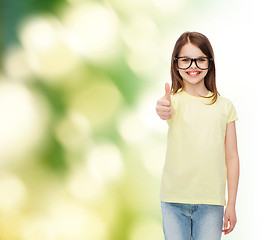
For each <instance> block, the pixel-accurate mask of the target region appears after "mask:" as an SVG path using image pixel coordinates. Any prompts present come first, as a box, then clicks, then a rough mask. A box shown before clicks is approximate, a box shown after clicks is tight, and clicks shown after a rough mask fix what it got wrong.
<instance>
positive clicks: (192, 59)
mask: <svg viewBox="0 0 266 240" xmlns="http://www.w3.org/2000/svg"><path fill="white" fill-rule="evenodd" d="M179 58H188V59H190V64H189V66H188V67H187V68H180V67H179V66H178V59H179ZM200 58H207V59H208V60H209V66H208V68H200V67H199V66H198V64H197V60H198V59H200ZM212 61H213V58H209V57H198V58H189V57H174V62H176V65H177V67H178V68H179V69H182V70H186V69H189V68H190V67H191V65H192V63H193V62H195V64H196V66H197V68H198V69H200V70H207V69H210V67H211V63H212Z"/></svg>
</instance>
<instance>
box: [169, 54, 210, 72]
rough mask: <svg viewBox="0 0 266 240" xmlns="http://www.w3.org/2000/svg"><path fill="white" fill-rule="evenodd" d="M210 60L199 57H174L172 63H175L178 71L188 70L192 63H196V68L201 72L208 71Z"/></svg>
mask: <svg viewBox="0 0 266 240" xmlns="http://www.w3.org/2000/svg"><path fill="white" fill-rule="evenodd" d="M212 61H213V59H212V58H208V57H199V58H189V57H174V62H176V63H177V67H178V68H179V69H188V68H190V66H191V65H192V63H193V62H195V63H196V66H197V68H199V69H201V70H206V69H209V68H210V66H211V62H212Z"/></svg>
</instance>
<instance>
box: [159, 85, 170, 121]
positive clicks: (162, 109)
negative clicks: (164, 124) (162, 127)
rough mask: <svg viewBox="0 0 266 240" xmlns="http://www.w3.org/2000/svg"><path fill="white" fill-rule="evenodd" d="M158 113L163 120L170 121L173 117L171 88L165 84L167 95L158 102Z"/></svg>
mask: <svg viewBox="0 0 266 240" xmlns="http://www.w3.org/2000/svg"><path fill="white" fill-rule="evenodd" d="M156 112H157V114H158V115H159V117H160V118H161V119H163V120H169V119H171V118H172V116H173V108H172V106H171V97H170V86H169V84H168V83H166V84H165V95H164V96H163V97H162V98H160V99H159V100H158V101H157V105H156Z"/></svg>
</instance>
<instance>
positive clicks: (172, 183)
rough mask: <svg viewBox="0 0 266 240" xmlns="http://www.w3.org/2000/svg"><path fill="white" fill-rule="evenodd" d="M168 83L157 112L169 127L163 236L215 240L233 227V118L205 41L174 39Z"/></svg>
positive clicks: (189, 36) (193, 35)
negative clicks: (226, 190)
mask: <svg viewBox="0 0 266 240" xmlns="http://www.w3.org/2000/svg"><path fill="white" fill-rule="evenodd" d="M171 78H172V87H171V91H170V86H169V84H168V83H166V84H165V96H163V97H162V98H161V99H159V100H158V101H157V106H156V112H157V114H158V115H159V116H160V118H161V119H163V120H166V121H167V124H168V126H169V128H168V134H167V150H166V157H165V164H164V168H163V174H162V179H161V190H160V200H161V210H162V218H163V232H164V236H165V239H166V240H176V239H179V240H188V239H191V237H192V239H194V240H220V239H221V234H222V232H224V234H228V233H229V232H231V231H232V230H233V229H234V227H235V224H236V221H237V219H236V212H235V202H236V194H237V187H238V180H239V158H238V151H237V138H236V128H235V121H236V120H238V117H237V113H236V109H235V107H234V105H233V103H232V102H231V101H230V100H229V99H228V98H225V97H222V96H220V94H219V93H218V91H217V88H216V78H215V61H214V54H213V49H212V47H211V44H210V42H209V40H208V38H207V37H206V36H204V35H203V34H201V33H198V32H185V33H183V34H182V35H181V36H180V37H179V39H178V40H177V42H176V44H175V47H174V50H173V54H172V61H171ZM226 180H227V184H228V202H227V203H226V200H225V187H226ZM224 206H226V209H225V212H224ZM228 222H229V223H230V227H228ZM223 226H224V229H223V230H222V227H223Z"/></svg>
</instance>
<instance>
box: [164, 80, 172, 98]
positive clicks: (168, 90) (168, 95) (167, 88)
mask: <svg viewBox="0 0 266 240" xmlns="http://www.w3.org/2000/svg"><path fill="white" fill-rule="evenodd" d="M163 98H164V99H166V100H168V101H170V102H171V97H170V86H169V83H165V95H164V97H163Z"/></svg>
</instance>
